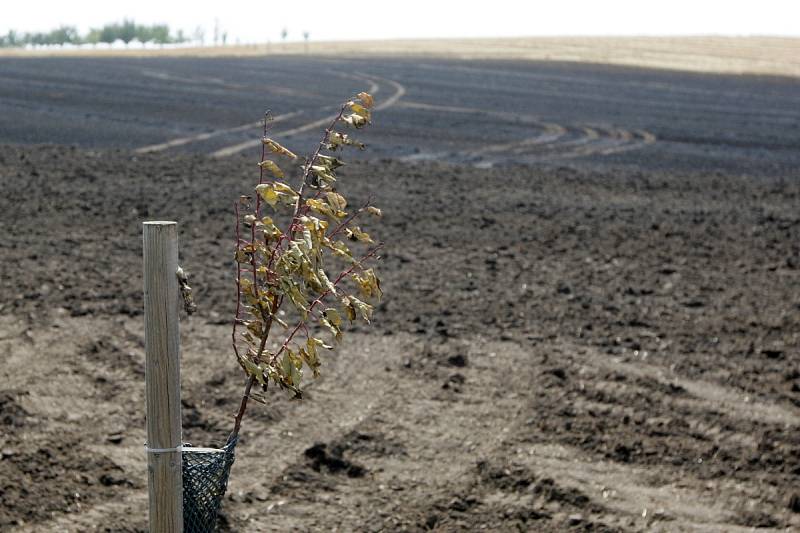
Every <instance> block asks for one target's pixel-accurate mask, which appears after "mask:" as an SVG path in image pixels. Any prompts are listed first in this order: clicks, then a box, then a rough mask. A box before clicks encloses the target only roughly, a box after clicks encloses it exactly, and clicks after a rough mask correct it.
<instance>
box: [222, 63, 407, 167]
mask: <svg viewBox="0 0 800 533" xmlns="http://www.w3.org/2000/svg"><path fill="white" fill-rule="evenodd" d="M339 75H340V76H342V77H345V78H352V79H356V80H361V81H366V82H368V83H369V84H370V87H369V89H368V90H367V92H369V93H370V94H372V95H373V96H374V95H375V94H378V93H379V92H380V85H379V84H378V83H376V81H375V80H381V81H384V82H385V83H388V84H390V85H392V86H393V87H394V89H395V92H394V94H392V95H391V96H390V97H389V98H387V99H386V100H384V101H382V102H380V103H378V104H377V105H376V106H375V110H376V111H380V110H383V109H387V108H388V107H391V106H393V105H394V104H395V103H397V101H398V100H400V98H402V97H403V95H404V94H405V92H406V89H405V87H403V86H402V85H401V84H399V83H398V82H396V81H394V80H389V79H385V78H380V77H376V76H371V75H368V74H356V75H344V74H339ZM335 117H336V115H330V116H328V117H325V118H322V119H319V120H315V121H312V122H308V123H306V124H302V125H300V126H297V127H294V128H291V129H288V130H283V131H279V132H275V133H272V134H271V135H272V136H274V137H276V138H279V139H289V138H291V137H293V136H295V135H298V134H300V133H305V132H307V131H311V130H314V129H317V128H321V127H323V126H327V125H328V124H329V123H330V122H331V121H332V120H333V119H334V118H335ZM260 145H261V139H250V140H247V141H243V142H241V143H238V144H234V145H231V146H226V147H224V148H219V149H217V150H215V151H213V152H211V154H210V156H211V157H215V158H224V157H230V156H232V155H235V154H238V153H240V152H243V151H245V150H249V149H251V148H255V147H257V146H260Z"/></svg>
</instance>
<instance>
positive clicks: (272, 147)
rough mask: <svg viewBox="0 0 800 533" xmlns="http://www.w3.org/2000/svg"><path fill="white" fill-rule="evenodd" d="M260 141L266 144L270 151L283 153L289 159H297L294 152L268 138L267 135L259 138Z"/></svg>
mask: <svg viewBox="0 0 800 533" xmlns="http://www.w3.org/2000/svg"><path fill="white" fill-rule="evenodd" d="M261 142H263V143H264V144H265V145H267V148H269V150H270V151H272V152H273V153H276V154H279V155H283V156H286V157H289V158H291V159H297V156H296V155H295V154H294V153H292V151H291V150H289V149H288V148H286V147H284V146H282V145H281V144H279V143H278V142H276V141H274V140H272V139H270V138H269V137H264V138H263V139H261Z"/></svg>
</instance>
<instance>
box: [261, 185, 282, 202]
mask: <svg viewBox="0 0 800 533" xmlns="http://www.w3.org/2000/svg"><path fill="white" fill-rule="evenodd" d="M256 192H257V193H258V194H259V196H261V199H262V200H264V201H265V202H267V203H268V204H269V205H270V206H271V207H275V206H276V205H277V204H278V193H277V192H275V189H274V188H272V187H270V186H269V185H268V184H262V185H259V186H258V187H256Z"/></svg>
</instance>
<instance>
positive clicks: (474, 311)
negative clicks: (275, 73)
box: [0, 146, 800, 532]
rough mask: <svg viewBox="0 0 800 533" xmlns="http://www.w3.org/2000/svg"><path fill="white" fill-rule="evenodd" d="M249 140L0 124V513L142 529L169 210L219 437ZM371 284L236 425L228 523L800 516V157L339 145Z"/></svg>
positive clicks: (13, 518) (719, 523)
mask: <svg viewBox="0 0 800 533" xmlns="http://www.w3.org/2000/svg"><path fill="white" fill-rule="evenodd" d="M254 168H255V167H254V164H253V161H252V160H251V159H250V158H245V157H232V158H229V159H224V160H215V159H209V158H205V157H200V156H190V155H169V156H167V155H163V154H144V155H134V154H132V153H131V152H127V151H88V150H81V149H75V148H68V147H56V146H41V147H36V146H31V147H19V146H3V147H0V182H2V184H3V187H2V195H0V231H2V235H3V238H2V239H0V257H1V258H2V263H0V274H1V276H0V361H2V362H1V363H0V530H3V531H6V530H8V531H36V532H48V531H87V530H100V531H145V530H146V526H147V510H146V503H147V501H146V500H147V498H146V475H145V472H146V465H145V454H144V450H143V444H144V441H145V434H144V427H145V426H144V397H143V391H144V375H143V361H144V354H143V337H142V316H141V307H142V303H141V285H142V283H141V222H142V221H143V220H147V219H161V218H168V219H175V220H178V221H179V222H180V232H181V233H180V240H181V242H180V246H181V263H182V265H183V266H184V267H185V268H186V269H187V270H188V271H189V272H190V275H191V278H192V284H193V285H194V286H195V288H196V298H197V302H198V304H199V306H200V311H199V313H198V314H197V315H195V316H193V317H191V318H187V319H185V320H184V321H183V323H182V336H183V367H182V372H183V415H184V433H185V435H184V436H185V440H186V441H188V442H191V443H193V444H195V445H218V444H221V443H222V441H224V439H225V436H226V435H227V433H228V431H229V429H230V427H231V422H232V414H233V412H234V410H235V408H236V404H237V402H238V399H239V395H240V394H241V388H242V385H243V381H244V379H243V376H242V375H241V371H240V369H239V368H238V365H237V364H236V363H235V361H234V359H233V357H232V355H231V353H230V349H229V347H228V340H229V335H230V329H229V328H230V326H229V322H230V318H231V315H232V312H233V308H232V304H233V301H232V298H233V295H234V289H233V285H232V264H231V250H232V238H231V233H232V222H233V216H232V213H231V209H230V206H232V202H233V200H234V199H235V198H236V197H237V196H238V195H239V194H241V193H243V192H247V190H248V187H249V186H250V185H251V184H252V182H253V180H254V172H253V170H254ZM345 169H346V172H344V173H343V178H342V183H343V187H344V188H345V189H346V190H347V191H348V194H349V195H350V196H351V197H352V198H353V201H354V202H357V201H358V200H359V199H365V198H366V197H367V195H368V194H371V195H373V196H374V198H375V199H376V201H377V203H378V204H379V205H381V207H383V209H384V212H385V217H384V219H383V221H382V223H381V225H380V226H379V227H375V228H374V231H375V232H376V233H378V234H379V235H380V236H381V238H382V239H383V240H385V241H386V243H387V249H386V252H385V253H384V258H383V261H382V265H381V268H382V271H383V276H384V285H385V287H384V288H385V292H386V298H385V299H384V301H383V303H382V304H381V306H380V308H379V309H378V310H377V313H376V320H375V324H374V327H372V328H365V327H358V328H356V330H355V331H353V332H351V334H350V335H349V336H348V337H347V339H346V342H345V344H344V345H343V347H342V348H341V349H340V350H338V351H337V353H336V354H335V355H333V356H330V357H328V358H327V359H326V361H325V364H324V369H323V370H324V376H323V378H321V379H320V380H319V381H318V382H316V383H314V384H313V385H312V386H310V387H309V394H308V398H307V399H305V400H303V401H300V402H298V401H290V400H289V399H288V398H287V397H286V395H285V394H283V393H281V392H276V391H273V392H272V394H271V404H270V405H269V406H267V407H264V406H255V407H254V408H252V410H251V411H250V412H249V413H248V415H247V418H246V419H245V423H244V427H243V435H242V440H241V443H240V445H239V447H238V449H237V460H236V463H235V464H234V467H233V472H232V478H231V482H230V486H229V492H228V495H227V496H226V498H225V501H224V504H223V513H222V517H221V526H222V530H223V531H317V530H323V529H324V530H341V531H425V530H438V531H473V530H480V529H486V530H491V531H515V530H519V531H564V530H575V531H645V530H646V531H725V532H728V531H750V530H751V529H752V528H765V529H772V530H784V531H789V530H796V529H797V528H800V491H799V490H798V488H797V487H798V485H797V481H798V476H800V440H799V439H798V436H797V435H798V425H800V362H798V361H799V359H798V357H799V356H800V244H799V243H800V181H798V179H797V177H798V176H796V175H795V176H787V177H786V178H785V179H780V178H766V177H760V178H752V177H749V176H739V175H732V174H723V173H719V172H717V173H713V172H706V173H668V172H665V171H660V170H647V169H637V168H635V167H632V166H627V167H624V168H623V167H621V168H619V169H613V168H610V167H609V168H606V169H604V170H603V171H602V172H599V171H590V170H581V169H579V168H571V167H559V166H539V167H513V166H512V167H502V168H492V169H477V168H473V167H467V166H457V165H444V164H436V163H424V164H409V163H399V162H396V161H392V160H386V161H374V162H359V163H354V164H352V165H350V166H348V167H345Z"/></svg>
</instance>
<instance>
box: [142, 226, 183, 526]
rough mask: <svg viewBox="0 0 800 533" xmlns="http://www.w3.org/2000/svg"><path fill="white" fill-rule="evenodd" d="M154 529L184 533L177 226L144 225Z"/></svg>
mask: <svg viewBox="0 0 800 533" xmlns="http://www.w3.org/2000/svg"><path fill="white" fill-rule="evenodd" d="M142 236H143V242H144V343H145V352H146V363H145V388H146V395H147V468H148V490H149V494H150V533H182V531H183V475H182V461H181V451H180V446H181V438H182V434H181V371H180V336H179V331H178V309H179V297H180V292H179V288H178V278H177V276H176V272H177V270H178V225H177V223H175V222H164V221H153V222H145V223H144V225H143V231H142Z"/></svg>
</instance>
